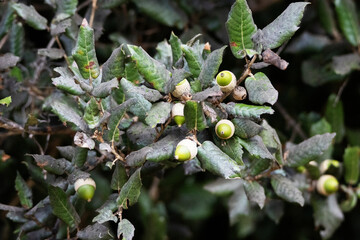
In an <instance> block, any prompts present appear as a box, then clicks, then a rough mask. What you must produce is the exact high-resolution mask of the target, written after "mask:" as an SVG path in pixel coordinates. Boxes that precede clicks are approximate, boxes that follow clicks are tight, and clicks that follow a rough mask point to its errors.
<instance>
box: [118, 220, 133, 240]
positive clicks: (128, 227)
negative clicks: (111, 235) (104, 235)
mask: <svg viewBox="0 0 360 240" xmlns="http://www.w3.org/2000/svg"><path fill="white" fill-rule="evenodd" d="M134 234H135V227H134V225H132V223H131V222H130V221H129V220H127V219H125V218H124V219H122V220H121V221H120V222H119V224H118V228H117V236H118V238H119V239H120V236H122V239H123V240H131V239H133V237H134Z"/></svg>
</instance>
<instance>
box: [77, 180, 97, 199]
mask: <svg viewBox="0 0 360 240" xmlns="http://www.w3.org/2000/svg"><path fill="white" fill-rule="evenodd" d="M74 188H75V191H76V192H77V194H78V195H79V196H80V197H81V198H82V199H85V200H86V201H88V202H90V201H91V199H92V198H93V196H94V193H95V189H96V183H95V181H94V180H93V179H92V178H87V179H82V178H81V179H78V180H76V182H75V184H74Z"/></svg>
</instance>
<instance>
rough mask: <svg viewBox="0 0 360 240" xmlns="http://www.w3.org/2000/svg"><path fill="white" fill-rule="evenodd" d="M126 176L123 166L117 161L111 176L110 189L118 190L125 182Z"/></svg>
mask: <svg viewBox="0 0 360 240" xmlns="http://www.w3.org/2000/svg"><path fill="white" fill-rule="evenodd" d="M127 179H128V177H127V174H126V169H125V167H124V166H123V165H122V164H121V163H120V162H119V161H117V163H116V166H115V170H114V173H113V175H112V178H111V189H112V190H115V191H120V189H121V188H122V186H124V184H125V183H126V181H127Z"/></svg>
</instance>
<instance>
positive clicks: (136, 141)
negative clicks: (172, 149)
mask: <svg viewBox="0 0 360 240" xmlns="http://www.w3.org/2000/svg"><path fill="white" fill-rule="evenodd" d="M126 135H127V137H128V138H129V141H130V143H131V144H132V145H134V149H140V148H143V147H145V146H148V145H150V144H151V143H153V142H154V140H155V138H156V135H157V133H156V130H155V128H151V127H149V126H147V125H145V124H144V123H142V122H137V123H135V124H132V125H131V126H130V128H128V130H127V131H126Z"/></svg>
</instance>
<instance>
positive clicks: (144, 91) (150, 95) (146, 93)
mask: <svg viewBox="0 0 360 240" xmlns="http://www.w3.org/2000/svg"><path fill="white" fill-rule="evenodd" d="M120 85H121V87H122V89H123V90H124V92H125V95H126V97H127V98H132V97H134V98H136V97H137V95H139V94H140V95H141V96H143V97H144V98H145V99H146V100H147V101H150V102H157V101H158V100H160V99H161V98H162V97H163V96H162V95H161V94H160V92H159V91H157V90H155V89H151V88H147V87H146V86H144V85H141V86H140V87H138V86H136V85H134V84H133V83H131V82H130V81H128V80H126V79H125V78H122V79H121V81H120Z"/></svg>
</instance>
